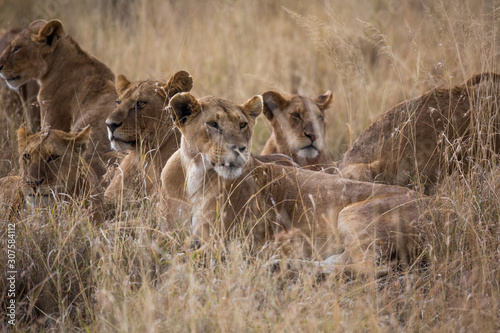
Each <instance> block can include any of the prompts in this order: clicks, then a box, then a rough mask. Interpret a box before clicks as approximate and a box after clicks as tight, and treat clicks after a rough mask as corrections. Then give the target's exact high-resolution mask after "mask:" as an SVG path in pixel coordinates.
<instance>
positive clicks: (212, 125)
mask: <svg viewBox="0 0 500 333" xmlns="http://www.w3.org/2000/svg"><path fill="white" fill-rule="evenodd" d="M206 124H207V125H208V126H209V127H212V128H215V129H219V124H217V122H216V121H213V120H212V121H208V122H207V123H206Z"/></svg>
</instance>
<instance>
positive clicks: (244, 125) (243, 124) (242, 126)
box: [240, 122, 248, 129]
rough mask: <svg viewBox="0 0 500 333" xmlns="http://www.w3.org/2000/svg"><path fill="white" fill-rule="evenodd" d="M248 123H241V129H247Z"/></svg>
mask: <svg viewBox="0 0 500 333" xmlns="http://www.w3.org/2000/svg"><path fill="white" fill-rule="evenodd" d="M247 125H248V123H245V122H242V123H240V129H244V128H245V127H247Z"/></svg>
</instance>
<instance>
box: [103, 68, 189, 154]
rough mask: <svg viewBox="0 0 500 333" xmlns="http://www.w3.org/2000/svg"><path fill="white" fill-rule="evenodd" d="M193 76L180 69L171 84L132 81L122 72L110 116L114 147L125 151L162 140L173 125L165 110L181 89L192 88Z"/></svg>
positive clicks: (117, 83)
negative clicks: (165, 131)
mask: <svg viewBox="0 0 500 333" xmlns="http://www.w3.org/2000/svg"><path fill="white" fill-rule="evenodd" d="M192 86H193V79H192V77H191V76H190V74H189V73H188V72H186V71H180V72H177V73H176V74H175V75H174V76H172V77H171V78H170V79H169V81H168V82H167V83H165V82H159V81H152V80H148V81H138V82H130V81H128V80H127V78H125V76H123V75H118V77H117V81H116V89H117V91H118V94H119V97H118V100H117V101H116V104H117V105H116V108H115V110H114V111H113V113H111V114H110V115H109V117H108V119H106V125H107V127H108V137H109V141H110V142H111V147H112V148H113V149H114V150H117V151H121V152H125V151H128V150H131V149H134V148H135V147H136V146H137V143H141V144H144V143H145V142H146V143H152V142H155V140H156V141H160V140H161V139H162V138H163V137H165V135H167V133H164V130H161V129H162V128H163V129H164V128H173V122H172V119H171V117H170V116H169V115H168V112H166V111H165V110H164V109H165V107H166V106H167V105H168V101H169V100H170V98H171V97H172V96H173V95H175V94H176V93H178V92H184V91H190V90H191V88H192Z"/></svg>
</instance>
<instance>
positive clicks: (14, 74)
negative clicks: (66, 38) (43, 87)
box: [0, 20, 63, 89]
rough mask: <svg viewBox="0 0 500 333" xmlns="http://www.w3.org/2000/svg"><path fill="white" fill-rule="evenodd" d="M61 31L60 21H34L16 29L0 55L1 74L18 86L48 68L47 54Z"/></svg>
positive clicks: (14, 87) (41, 74)
mask: <svg viewBox="0 0 500 333" xmlns="http://www.w3.org/2000/svg"><path fill="white" fill-rule="evenodd" d="M62 33H63V28H62V24H61V22H59V21H57V20H53V21H50V22H46V21H35V22H33V23H31V25H30V26H29V27H28V28H27V29H24V30H22V31H21V32H19V33H18V34H17V35H16V36H15V37H14V38H13V39H12V41H11V42H10V43H9V45H8V46H7V47H6V48H5V50H4V51H3V53H2V55H1V56H0V76H1V77H2V78H3V79H4V80H5V81H6V82H7V84H8V85H9V87H11V88H12V89H17V88H18V87H19V86H21V85H22V84H24V83H26V82H27V81H29V80H32V79H40V78H41V77H42V76H43V75H44V73H45V71H46V70H47V63H46V56H47V55H48V54H50V53H51V52H52V51H53V50H54V49H55V47H56V45H57V41H58V39H59V37H60V36H61V35H62Z"/></svg>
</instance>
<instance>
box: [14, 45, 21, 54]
mask: <svg viewBox="0 0 500 333" xmlns="http://www.w3.org/2000/svg"><path fill="white" fill-rule="evenodd" d="M20 49H21V48H20V47H19V46H14V47H13V48H12V53H16V52H18V51H19V50H20Z"/></svg>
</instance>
